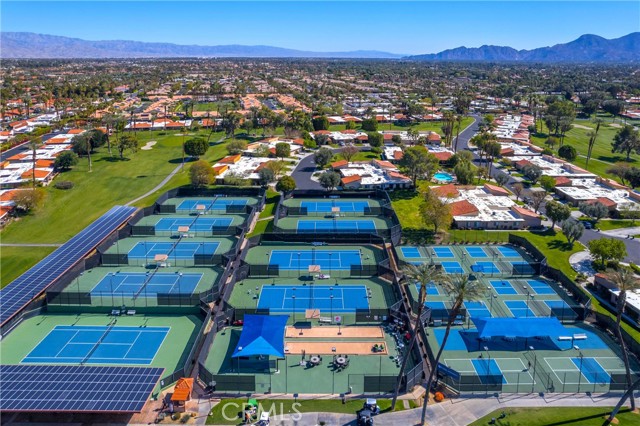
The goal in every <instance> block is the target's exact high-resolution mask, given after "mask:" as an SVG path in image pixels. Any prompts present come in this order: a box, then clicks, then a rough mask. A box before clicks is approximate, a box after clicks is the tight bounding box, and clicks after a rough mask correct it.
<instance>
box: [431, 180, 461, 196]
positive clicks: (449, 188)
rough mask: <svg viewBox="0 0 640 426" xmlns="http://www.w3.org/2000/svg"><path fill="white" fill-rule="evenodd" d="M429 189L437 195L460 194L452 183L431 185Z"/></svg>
mask: <svg viewBox="0 0 640 426" xmlns="http://www.w3.org/2000/svg"><path fill="white" fill-rule="evenodd" d="M430 189H431V191H432V192H434V193H435V194H436V195H437V196H438V197H448V196H454V197H457V196H458V195H460V192H459V191H458V188H456V186H455V185H454V184H452V183H450V184H448V185H442V186H432V187H431V188H430Z"/></svg>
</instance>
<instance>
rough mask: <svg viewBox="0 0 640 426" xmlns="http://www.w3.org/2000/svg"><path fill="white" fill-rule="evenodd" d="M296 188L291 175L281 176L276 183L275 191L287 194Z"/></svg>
mask: <svg viewBox="0 0 640 426" xmlns="http://www.w3.org/2000/svg"><path fill="white" fill-rule="evenodd" d="M295 189H296V181H295V179H294V178H292V177H291V176H282V177H281V178H280V179H279V180H278V183H276V191H280V192H282V193H283V194H285V195H287V194H289V193H290V192H292V191H293V190H295Z"/></svg>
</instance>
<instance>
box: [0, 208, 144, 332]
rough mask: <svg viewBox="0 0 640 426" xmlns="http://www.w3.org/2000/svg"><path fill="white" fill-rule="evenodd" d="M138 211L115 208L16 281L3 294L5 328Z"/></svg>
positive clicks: (0, 319)
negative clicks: (14, 316)
mask: <svg viewBox="0 0 640 426" xmlns="http://www.w3.org/2000/svg"><path fill="white" fill-rule="evenodd" d="M135 211H136V208H135V207H126V206H115V207H113V208H112V209H111V210H109V211H108V212H106V213H105V214H104V215H102V216H101V217H100V218H98V219H97V220H96V221H95V222H93V223H92V224H91V225H89V226H87V227H86V228H85V229H83V230H82V231H80V233H79V234H77V235H76V236H75V237H73V238H71V239H70V240H69V241H67V242H66V243H65V244H63V245H62V246H61V247H59V248H57V249H56V250H55V251H54V252H53V253H51V254H50V255H49V256H47V257H45V258H44V259H42V260H41V261H40V262H38V263H37V264H36V265H35V266H34V267H32V268H31V269H29V270H28V271H27V272H25V273H24V274H22V275H20V276H19V277H18V278H16V279H15V280H14V281H13V282H12V283H11V284H9V285H8V286H7V287H5V288H4V289H2V290H0V323H1V324H4V323H5V321H7V320H8V319H9V318H11V317H12V316H13V315H15V314H16V313H17V312H19V311H20V309H22V308H23V307H24V306H26V305H27V304H28V303H29V302H30V301H31V300H32V299H34V298H35V297H37V296H38V295H39V294H40V293H41V292H42V291H44V290H45V289H46V288H47V287H49V286H50V285H51V284H52V283H53V281H55V280H56V279H57V278H58V277H60V275H62V274H63V273H64V272H65V271H66V270H67V269H69V268H70V267H71V266H73V265H74V264H75V263H76V262H77V261H78V260H80V259H82V258H83V257H84V256H86V255H87V253H89V252H90V251H91V250H93V249H94V248H95V247H96V246H97V245H98V244H99V243H100V242H101V241H102V240H103V239H104V238H106V236H107V235H109V233H111V232H112V231H113V230H114V229H116V228H117V227H118V226H120V225H121V224H122V223H123V222H124V221H125V220H126V219H127V218H129V216H131V215H132V214H133V212H135Z"/></svg>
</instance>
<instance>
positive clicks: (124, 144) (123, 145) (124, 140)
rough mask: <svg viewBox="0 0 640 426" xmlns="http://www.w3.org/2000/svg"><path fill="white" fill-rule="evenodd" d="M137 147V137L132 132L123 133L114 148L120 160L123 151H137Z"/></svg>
mask: <svg viewBox="0 0 640 426" xmlns="http://www.w3.org/2000/svg"><path fill="white" fill-rule="evenodd" d="M139 147H140V144H139V142H138V139H137V138H136V137H135V136H134V135H132V134H126V135H123V136H122V137H121V138H120V139H119V140H118V142H116V150H117V151H118V154H120V159H122V160H124V153H125V151H129V152H137V151H138V148H139Z"/></svg>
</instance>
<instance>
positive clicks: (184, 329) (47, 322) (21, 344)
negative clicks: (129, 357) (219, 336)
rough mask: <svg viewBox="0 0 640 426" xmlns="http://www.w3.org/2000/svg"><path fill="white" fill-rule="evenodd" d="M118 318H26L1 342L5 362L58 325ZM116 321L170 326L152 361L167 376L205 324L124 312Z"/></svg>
mask: <svg viewBox="0 0 640 426" xmlns="http://www.w3.org/2000/svg"><path fill="white" fill-rule="evenodd" d="M114 318H116V317H112V316H109V315H107V314H78V315H59V314H46V315H38V316H35V317H32V318H29V319H26V320H24V321H23V322H22V323H20V325H18V326H17V327H16V328H15V329H14V330H13V331H12V332H11V333H9V334H8V335H6V336H3V339H2V344H0V356H1V358H2V363H3V364H20V363H21V361H22V360H23V359H24V358H25V357H26V356H27V355H28V354H29V353H31V351H32V350H33V349H34V348H35V347H36V346H38V344H39V342H41V341H42V340H43V339H44V338H45V337H46V336H47V335H48V334H49V333H50V332H51V331H52V330H53V329H54V328H55V327H56V326H107V325H108V324H109V323H110V322H111V321H112V320H113V319H114ZM116 324H117V326H120V327H140V328H141V330H144V328H145V327H149V328H151V327H169V328H170V329H169V332H168V334H167V335H166V337H165V338H164V340H163V341H162V344H161V345H160V347H159V349H158V352H157V353H156V355H155V357H154V358H153V360H152V362H151V364H148V365H149V366H152V367H163V368H164V369H165V371H164V373H163V377H166V376H168V375H170V374H171V373H173V372H174V371H176V370H179V369H181V368H182V367H183V366H184V363H185V362H186V359H187V357H188V355H189V351H190V350H191V347H192V345H193V344H194V342H195V340H196V337H197V334H198V332H199V330H200V328H201V326H202V319H200V317H199V316H196V315H188V316H187V315H185V316H175V315H153V316H149V315H123V316H119V317H117V323H116ZM124 365H126V364H124ZM145 365H147V364H145Z"/></svg>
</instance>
